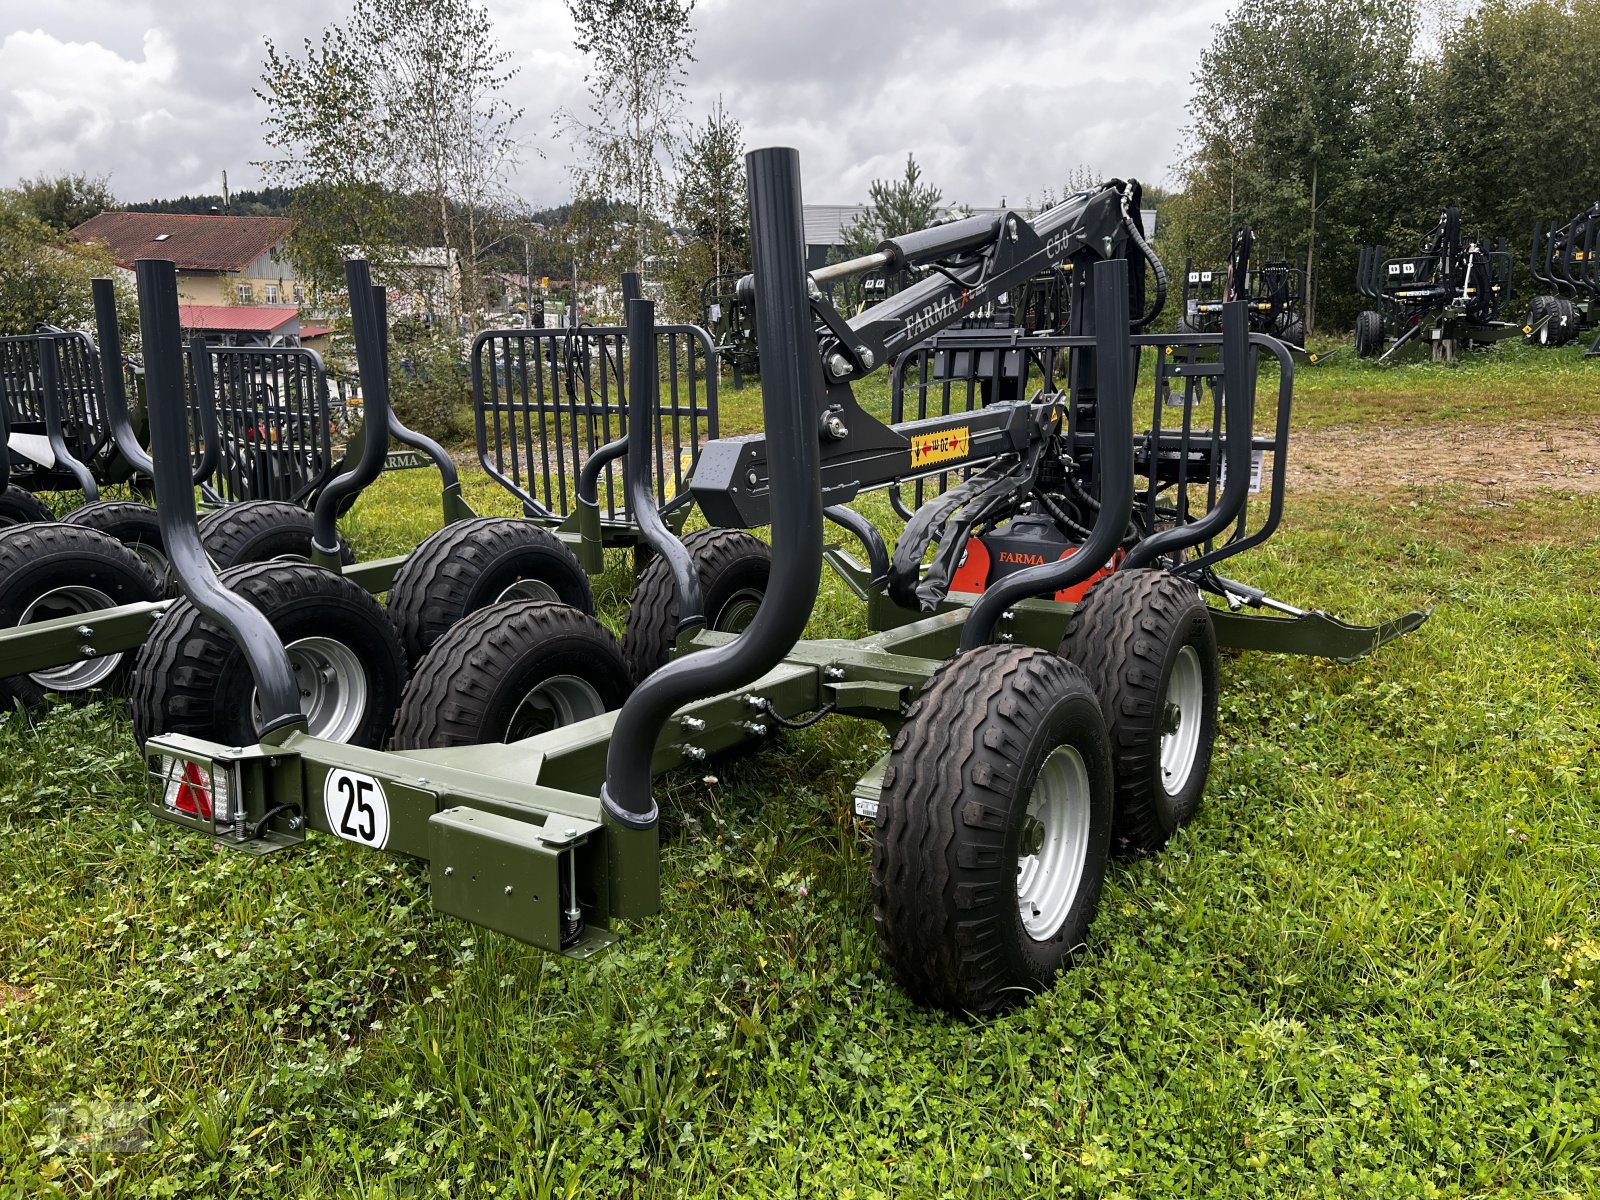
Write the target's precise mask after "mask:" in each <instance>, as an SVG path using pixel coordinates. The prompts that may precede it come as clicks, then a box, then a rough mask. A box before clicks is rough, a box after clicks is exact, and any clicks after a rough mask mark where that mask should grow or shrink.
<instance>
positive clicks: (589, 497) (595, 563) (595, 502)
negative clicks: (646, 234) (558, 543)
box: [577, 271, 654, 570]
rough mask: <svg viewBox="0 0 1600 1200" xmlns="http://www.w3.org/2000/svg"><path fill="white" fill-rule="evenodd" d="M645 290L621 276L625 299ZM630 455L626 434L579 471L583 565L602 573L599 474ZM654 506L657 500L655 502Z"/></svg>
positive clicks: (633, 278)
mask: <svg viewBox="0 0 1600 1200" xmlns="http://www.w3.org/2000/svg"><path fill="white" fill-rule="evenodd" d="M643 296H644V289H643V287H642V286H641V284H640V281H639V274H638V272H636V271H624V272H623V273H622V300H623V304H624V305H625V306H626V304H627V302H628V301H630V300H638V299H641V298H643ZM627 452H628V434H627V431H626V429H624V431H623V433H622V434H621V435H620V436H618V437H616V438H614V439H613V440H611V441H609V442H607V443H606V444H605V445H604V446H601V447H599V448H598V449H597V450H596V451H595V452H594V453H593V454H591V455H590V456H589V458H588V461H586V462H585V463H584V464H583V466H582V467H581V468H580V469H579V471H578V490H577V506H578V507H577V513H578V521H577V524H578V536H579V537H580V538H581V539H582V547H583V550H584V552H585V553H584V555H583V557H584V560H585V561H584V565H585V567H586V568H587V569H591V570H599V569H600V567H601V566H603V565H604V562H605V559H604V557H603V554H604V552H603V550H602V549H601V544H600V472H602V471H604V470H605V469H606V467H608V466H609V465H610V464H612V463H614V462H616V461H617V459H619V458H621V457H622V456H623V455H624V454H626V453H627ZM652 503H654V501H652Z"/></svg>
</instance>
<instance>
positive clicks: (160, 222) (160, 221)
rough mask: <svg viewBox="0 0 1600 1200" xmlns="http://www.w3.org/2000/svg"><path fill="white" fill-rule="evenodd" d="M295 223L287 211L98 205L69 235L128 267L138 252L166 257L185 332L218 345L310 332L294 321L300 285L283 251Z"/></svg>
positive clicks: (275, 340) (289, 338)
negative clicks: (174, 271) (249, 213)
mask: <svg viewBox="0 0 1600 1200" xmlns="http://www.w3.org/2000/svg"><path fill="white" fill-rule="evenodd" d="M293 227H294V223H293V222H292V221H290V220H289V218H287V217H225V216H221V215H215V214H206V213H142V212H103V213H101V214H100V215H99V216H96V217H90V218H89V219H88V220H87V221H85V222H84V223H83V224H81V225H79V226H78V227H77V228H76V229H74V230H73V231H72V236H73V237H75V238H77V239H78V241H80V242H98V243H100V244H102V245H103V246H105V248H106V249H107V250H108V251H109V252H110V254H111V257H112V258H113V259H115V260H116V262H117V265H118V266H120V267H122V268H124V269H126V270H132V269H133V264H134V262H135V260H137V259H141V258H166V259H171V260H172V261H173V262H174V263H175V264H177V268H178V299H179V301H180V307H179V311H180V314H181V316H182V320H183V325H184V328H185V330H187V331H188V332H190V333H199V334H203V335H204V336H205V337H206V338H208V339H209V340H211V341H216V342H220V343H222V344H224V345H272V346H282V345H295V344H297V343H298V342H299V341H300V340H301V338H302V337H305V336H311V335H308V334H307V331H305V330H303V329H302V328H301V326H300V310H299V305H301V304H302V303H303V302H304V300H305V289H304V288H303V287H302V286H301V285H300V283H299V281H298V280H296V279H295V278H294V275H293V269H292V268H291V267H290V265H289V260H288V257H287V255H286V254H285V253H284V251H283V243H284V241H285V240H286V239H287V238H288V236H289V231H290V230H291V229H292V228H293Z"/></svg>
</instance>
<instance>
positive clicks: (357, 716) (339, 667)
mask: <svg viewBox="0 0 1600 1200" xmlns="http://www.w3.org/2000/svg"><path fill="white" fill-rule="evenodd" d="M284 649H285V650H286V651H287V652H288V654H289V669H290V671H292V672H293V674H294V682H295V687H296V688H297V689H298V690H299V692H300V711H301V713H302V714H304V716H305V718H306V731H307V732H308V733H310V734H311V736H312V737H318V738H322V739H324V740H326V741H330V742H347V741H349V740H350V739H351V738H352V737H354V736H355V734H356V732H357V731H358V730H359V729H360V728H361V722H362V719H363V718H364V717H365V716H366V713H367V694H368V688H367V673H366V671H365V670H363V669H362V666H361V660H360V659H359V658H358V657H357V656H356V652H355V651H354V650H352V649H350V647H349V646H347V645H345V644H344V643H343V642H340V641H335V640H334V639H333V638H325V637H308V638H300V639H299V640H297V641H293V642H290V643H289V644H288V645H287V646H285V647H284ZM250 715H251V718H252V719H253V720H254V722H255V723H256V725H257V726H258V727H259V726H260V724H261V696H260V695H259V693H257V692H254V691H252V692H251V693H250Z"/></svg>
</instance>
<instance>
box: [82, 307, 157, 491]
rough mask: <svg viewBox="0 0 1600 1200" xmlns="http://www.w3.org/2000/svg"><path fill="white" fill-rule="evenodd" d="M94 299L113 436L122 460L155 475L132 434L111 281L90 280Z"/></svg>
mask: <svg viewBox="0 0 1600 1200" xmlns="http://www.w3.org/2000/svg"><path fill="white" fill-rule="evenodd" d="M89 291H90V293H91V295H93V297H94V325H95V332H96V333H97V334H98V336H99V341H100V391H101V394H102V395H103V396H104V398H105V406H106V418H107V419H108V420H109V421H110V422H111V436H112V438H113V439H114V440H115V441H116V443H117V450H118V451H119V452H120V453H121V454H122V457H123V458H125V459H127V460H128V462H129V463H131V464H132V466H133V469H134V470H135V471H138V472H139V473H140V474H141V475H144V476H147V477H151V476H154V475H155V467H154V466H153V465H152V464H151V462H150V455H149V454H147V453H145V448H144V447H143V446H141V445H140V444H139V435H138V434H136V433H135V432H134V431H133V414H132V413H130V412H129V411H128V388H127V380H126V379H125V377H124V376H123V373H122V330H121V329H120V328H118V326H117V288H116V285H115V284H114V283H112V282H111V280H109V279H91V280H90V281H89Z"/></svg>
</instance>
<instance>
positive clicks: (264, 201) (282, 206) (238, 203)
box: [127, 187, 294, 217]
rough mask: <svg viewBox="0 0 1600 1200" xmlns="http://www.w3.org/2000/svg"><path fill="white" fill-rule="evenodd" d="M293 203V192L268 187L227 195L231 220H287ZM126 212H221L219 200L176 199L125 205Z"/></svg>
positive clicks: (216, 198)
mask: <svg viewBox="0 0 1600 1200" xmlns="http://www.w3.org/2000/svg"><path fill="white" fill-rule="evenodd" d="M293 203H294V189H293V188H281V187H269V188H261V189H260V190H259V191H251V190H249V189H248V188H247V189H244V190H242V191H237V192H230V193H229V195H228V215H229V216H233V217H286V216H288V215H289V206H290V205H291V204H293ZM127 209H128V211H129V212H153V213H208V212H210V211H212V209H215V210H216V211H217V212H221V211H222V196H221V195H220V194H219V195H215V196H179V197H178V198H177V199H176V200H146V201H145V202H144V203H142V204H129V205H127Z"/></svg>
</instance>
